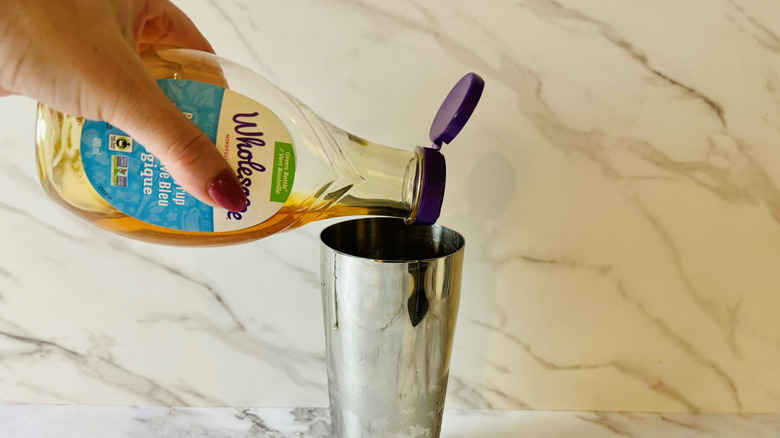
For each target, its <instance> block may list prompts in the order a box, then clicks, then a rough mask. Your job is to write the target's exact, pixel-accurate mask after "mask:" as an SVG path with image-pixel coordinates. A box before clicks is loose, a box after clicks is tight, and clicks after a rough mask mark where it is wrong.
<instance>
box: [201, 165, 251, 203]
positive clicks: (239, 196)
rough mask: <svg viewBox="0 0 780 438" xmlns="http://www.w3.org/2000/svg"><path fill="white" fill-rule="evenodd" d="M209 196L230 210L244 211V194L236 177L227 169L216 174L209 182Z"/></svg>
mask: <svg viewBox="0 0 780 438" xmlns="http://www.w3.org/2000/svg"><path fill="white" fill-rule="evenodd" d="M208 192H209V196H211V199H213V200H214V202H216V203H217V204H219V205H220V206H222V208H224V209H226V210H230V211H244V208H246V195H245V194H244V189H242V188H241V186H240V185H238V182H237V181H236V178H235V177H234V176H233V174H231V173H230V172H228V171H227V170H226V171H224V172H222V173H220V174H219V175H217V177H216V178H214V180H213V181H211V184H209V190H208Z"/></svg>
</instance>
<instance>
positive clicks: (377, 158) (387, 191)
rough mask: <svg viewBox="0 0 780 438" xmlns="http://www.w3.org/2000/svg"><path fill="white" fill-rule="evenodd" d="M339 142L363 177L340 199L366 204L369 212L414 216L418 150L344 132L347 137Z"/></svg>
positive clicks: (419, 165)
mask: <svg viewBox="0 0 780 438" xmlns="http://www.w3.org/2000/svg"><path fill="white" fill-rule="evenodd" d="M340 146H341V148H342V151H343V153H344V155H345V156H346V157H347V159H348V160H349V161H350V162H351V163H352V165H353V166H354V167H355V169H357V171H358V173H359V175H360V177H361V180H362V181H361V182H360V183H359V184H356V185H355V186H354V187H352V189H351V190H349V192H348V193H347V194H346V195H345V196H344V197H343V198H342V199H341V201H340V202H339V203H340V204H342V205H344V206H348V207H359V208H365V209H367V212H366V214H368V215H378V216H393V217H402V218H404V219H406V220H407V222H411V221H412V220H414V216H415V214H416V211H417V207H418V204H419V198H420V185H421V178H420V173H421V170H422V161H421V160H422V155H421V154H420V153H419V151H407V150H403V149H396V148H391V147H387V146H383V145H380V144H377V143H372V142H369V141H366V140H364V139H362V138H359V137H356V136H353V135H351V134H347V141H345V142H343V143H342V144H341V145H340Z"/></svg>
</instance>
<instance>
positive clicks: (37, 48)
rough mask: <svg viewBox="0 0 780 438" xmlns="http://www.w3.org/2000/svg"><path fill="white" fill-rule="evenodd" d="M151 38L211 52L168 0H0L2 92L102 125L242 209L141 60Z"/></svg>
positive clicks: (196, 188) (216, 156) (205, 197)
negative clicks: (122, 133)
mask: <svg viewBox="0 0 780 438" xmlns="http://www.w3.org/2000/svg"><path fill="white" fill-rule="evenodd" d="M157 44H159V45H166V46H173V47H182V48H189V49H195V50H203V51H209V52H213V49H212V48H211V46H210V45H209V43H208V41H206V39H205V38H204V37H203V35H201V33H200V32H199V31H198V30H197V28H196V27H195V25H194V24H193V23H192V21H190V19H189V18H187V16H186V15H184V13H183V12H182V11H181V10H179V9H178V8H177V7H176V6H174V5H173V4H172V3H171V2H170V1H169V0H59V1H57V2H52V1H51V0H0V95H3V94H21V95H25V96H29V97H31V98H33V99H35V100H37V101H39V102H42V103H44V104H46V105H48V106H50V107H51V108H54V109H56V110H58V111H62V112H65V113H68V114H71V115H74V116H78V117H85V118H88V119H93V120H103V121H105V122H108V123H110V124H112V125H114V126H116V127H118V128H119V129H122V130H123V131H125V132H127V133H128V134H129V135H130V136H131V137H133V138H134V139H136V140H137V141H138V142H139V143H141V144H143V145H144V147H145V148H146V149H147V150H148V151H149V152H151V153H153V154H154V155H155V156H157V158H158V159H159V160H160V162H161V163H162V164H163V165H164V166H165V167H166V168H167V169H168V171H169V172H170V174H171V175H172V176H173V177H174V179H175V180H176V182H177V183H178V184H179V185H180V186H181V187H183V188H184V189H185V190H187V191H188V192H189V193H190V194H192V195H193V196H195V197H196V198H198V199H200V200H201V201H203V202H205V203H207V204H210V205H212V206H219V207H222V208H226V209H228V210H232V211H241V210H243V209H244V207H245V206H246V197H245V195H244V191H243V189H242V188H241V186H240V185H239V183H238V179H237V178H236V175H235V173H234V172H233V170H232V169H231V168H230V167H229V166H228V164H227V162H226V161H225V160H224V158H222V155H221V154H220V153H219V151H218V150H217V149H216V147H215V146H214V144H213V143H211V141H210V140H209V138H208V137H207V136H206V135H205V134H204V133H203V132H202V131H201V130H200V129H198V128H197V127H196V126H195V125H194V124H193V123H191V122H190V121H189V120H187V118H186V117H185V116H184V115H183V114H182V113H181V111H179V110H178V109H177V108H176V106H175V105H173V103H171V101H170V100H168V98H167V97H166V96H165V95H164V94H163V93H162V91H161V90H160V89H159V87H158V86H157V84H156V82H155V80H154V79H153V78H152V76H151V75H150V74H149V72H148V70H147V69H146V67H145V66H144V64H143V62H142V61H141V58H140V56H139V54H138V52H139V48H140V47H141V46H146V45H157Z"/></svg>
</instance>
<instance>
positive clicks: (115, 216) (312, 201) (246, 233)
mask: <svg viewBox="0 0 780 438" xmlns="http://www.w3.org/2000/svg"><path fill="white" fill-rule="evenodd" d="M82 123H83V120H81V119H79V118H76V117H72V116H68V115H65V114H62V113H59V112H56V111H53V110H51V109H49V108H47V107H46V106H44V105H39V108H38V126H37V131H38V132H37V139H36V141H37V154H36V157H37V164H38V174H39V177H40V180H41V183H42V185H43V188H44V190H45V191H46V193H47V194H48V195H49V196H50V197H51V198H52V199H54V200H55V201H57V202H58V203H59V204H61V205H63V206H64V207H65V208H67V209H68V210H70V211H71V212H73V213H74V214H76V215H78V216H80V217H81V218H83V219H85V220H87V221H88V222H91V223H93V224H95V225H97V226H99V227H101V228H104V229H106V230H109V231H111V232H113V233H115V234H119V235H122V236H126V237H130V238H133V239H137V240H142V241H147V242H153V243H160V244H168V245H178V246H221V245H229V244H234V243H240V242H247V241H252V240H257V239H261V238H264V237H267V236H270V235H272V234H276V233H279V232H282V231H286V230H290V229H294V228H297V227H300V226H303V225H306V224H308V223H310V222H313V221H316V220H321V219H327V218H332V217H340V216H355V215H378V216H395V217H409V214H410V210H409V206H408V202H397V201H390V200H388V199H386V198H384V197H383V196H382V195H383V194H382V193H378V192H380V191H381V190H380V189H382V188H384V187H385V186H386V185H387V184H386V183H387V182H388V177H386V176H385V177H382V178H375V181H372V179H371V178H368V180H365V179H364V180H363V184H362V185H361V186H360V187H358V188H355V189H353V190H351V191H350V189H352V187H351V186H350V187H346V188H344V189H341V190H337V191H333V192H327V190H321V191H320V192H314V193H301V192H295V191H293V193H292V194H291V195H290V197H289V198H288V199H287V201H286V202H285V203H284V204H283V206H282V208H281V209H280V210H279V211H278V212H277V213H276V214H275V215H273V216H272V217H271V218H269V219H268V220H266V221H265V222H262V223H260V224H258V225H255V226H252V227H249V228H245V229H242V230H235V231H228V232H192V231H179V230H174V229H169V228H163V227H159V226H155V225H152V224H149V223H146V222H143V221H140V220H138V219H135V218H132V217H129V216H127V215H125V214H123V213H121V212H120V211H118V210H116V209H115V208H114V207H112V206H111V205H110V204H108V203H107V202H106V201H105V200H104V199H103V198H102V197H101V196H100V195H99V194H98V193H97V191H96V190H95V189H94V188H93V186H92V185H91V183H90V182H89V180H88V179H87V176H86V174H85V173H84V168H83V165H82V162H81V148H80V139H81V126H82ZM346 146H347V148H353V149H356V150H358V151H359V150H360V148H372V147H374V146H372V145H371V144H369V143H367V142H364V141H362V140H360V139H357V138H352V137H350V139H349V142H348V144H347V145H346ZM380 148H381V149H379V150H380V151H382V152H381V153H384V154H390V156H387V157H386V156H382V155H381V154H380V156H379V157H376V154H373V155H372V156H374V158H373V160H374V161H377V160H378V161H381V162H387V161H388V160H389V158H390V157H391V156H394V155H398V154H407V152H398V151H396V150H393V149H390V148H385V147H381V146H380ZM373 151H374V152H376V150H373ZM364 152H365V151H359V152H353V154H354V155H355V157H356V158H355V159H356V161H359V160H364V159H365V158H361V157H365V156H367V155H371V154H366V153H364ZM407 159H408V157H406V155H401V157H400V159H399V160H398V161H399V163H400V164H403V163H404V162H405V160H407ZM407 167H409V166H407ZM372 168H376V165H373V167H372ZM410 169H412V167H409V169H407V173H408V172H409V171H411V170H410ZM369 173H371V172H369ZM387 173H388V174H389V172H387ZM395 179H396V180H398V179H399V178H397V177H396V178H395ZM408 179H409V175H405V178H404V180H408ZM391 185H398V181H396V182H395V184H391ZM398 191H399V192H400V191H401V190H398ZM356 195H358V196H356Z"/></svg>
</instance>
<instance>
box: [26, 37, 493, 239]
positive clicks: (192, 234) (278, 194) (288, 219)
mask: <svg viewBox="0 0 780 438" xmlns="http://www.w3.org/2000/svg"><path fill="white" fill-rule="evenodd" d="M142 57H143V59H144V62H145V63H146V66H147V68H148V69H149V70H150V72H151V73H152V75H153V76H154V77H155V78H156V79H157V80H158V84H159V85H160V87H161V88H162V89H163V91H164V92H165V93H166V94H167V95H168V97H169V98H170V99H171V100H172V101H173V102H174V103H175V104H176V105H177V106H178V107H179V109H180V110H182V111H183V112H184V113H185V115H187V116H188V118H190V119H191V120H192V121H193V122H194V123H196V124H197V125H198V126H199V127H200V128H201V129H203V130H204V132H206V133H207V134H208V135H209V136H210V137H211V138H212V141H214V142H215V145H216V147H218V148H223V147H224V150H225V153H224V155H225V157H226V159H228V162H229V163H230V164H231V165H232V166H233V168H234V169H236V171H237V175H238V177H239V180H241V181H242V184H243V186H244V190H245V192H248V199H249V201H250V202H249V205H248V207H247V209H246V210H245V211H243V212H229V211H227V210H221V209H218V208H212V207H210V206H208V205H206V204H204V203H202V202H200V201H198V200H197V199H195V198H194V197H192V196H191V195H189V194H188V193H186V192H185V191H184V190H183V189H181V188H180V187H179V186H178V185H177V184H176V183H175V181H174V180H173V179H171V176H170V175H169V174H168V173H167V172H166V170H165V168H164V167H162V166H161V165H160V163H159V161H158V160H157V159H156V158H155V157H154V156H153V155H151V154H148V153H146V151H145V149H144V148H143V146H142V145H140V144H138V143H135V142H133V140H132V138H131V137H129V136H127V135H126V134H125V133H124V132H122V131H120V130H118V129H117V128H115V127H113V126H111V125H108V124H106V123H104V122H98V121H92V120H85V119H83V118H78V117H73V116H70V115H67V114H63V113H61V112H58V111H55V110H53V109H51V108H49V107H47V106H46V105H43V104H39V105H38V114H37V127H36V131H37V132H36V145H37V147H36V158H37V165H38V173H39V177H40V180H41V183H42V185H43V188H44V190H45V192H46V193H47V194H48V195H49V196H50V197H51V198H52V199H54V200H55V201H57V202H58V203H59V204H61V205H63V206H64V207H65V208H66V209H68V210H70V211H71V212H73V213H75V214H76V215H78V216H79V217H81V218H83V219H85V220H87V221H89V222H91V223H93V224H95V225H97V226H99V227H101V228H104V229H106V230H108V231H111V232H113V233H116V234H119V235H122V236H126V237H130V238H134V239H138V240H143V241H148V242H153V243H161V244H170V245H183V246H216V245H227V244H234V243H240V242H246V241H252V240H257V239H260V238H263V237H266V236H269V235H272V234H275V233H278V232H281V231H285V230H289V229H292V228H296V227H300V226H302V225H305V224H307V223H309V222H312V221H315V220H319V219H325V218H332V217H337V216H353V215H380V216H393V217H402V218H405V220H406V221H407V223H410V224H411V223H421V224H430V223H434V222H435V221H436V219H437V218H438V216H439V211H440V209H441V202H442V199H443V196H444V183H445V162H444V157H443V155H442V154H441V153H440V151H439V147H440V146H441V145H442V143H449V142H450V141H451V140H452V138H454V136H455V135H457V133H458V132H459V131H460V129H461V128H462V127H463V125H464V124H465V122H466V121H467V120H468V118H469V117H470V115H471V113H472V112H473V110H474V107H475V105H476V103H477V102H478V100H479V97H480V95H481V92H482V89H483V86H484V83H483V82H482V79H481V78H479V76H477V75H475V74H473V73H470V74H469V75H466V76H465V77H464V78H463V79H462V80H461V81H460V82H459V83H458V85H456V87H455V88H453V90H452V92H450V95H449V96H448V98H447V99H446V100H445V103H444V104H443V105H442V107H441V109H440V110H439V114H438V115H437V117H436V118H435V120H434V125H433V127H432V128H431V139H432V140H433V141H434V145H433V146H432V147H417V148H416V149H415V150H413V151H407V150H401V149H396V148H391V147H387V146H382V145H379V144H376V143H372V142H369V141H366V140H363V139H361V138H358V137H355V136H353V135H351V134H349V133H348V132H345V131H343V130H341V129H339V128H337V127H336V126H333V125H332V124H330V123H328V122H326V121H324V120H322V119H321V118H319V117H318V116H317V115H316V114H314V113H313V112H312V111H311V110H310V109H309V108H308V107H307V106H306V105H304V104H303V103H302V102H300V101H298V100H297V99H295V98H293V97H292V96H290V95H288V94H287V93H285V92H284V91H282V90H280V89H279V88H277V87H276V86H274V85H273V84H271V83H270V82H268V81H267V80H266V79H265V78H263V77H262V76H260V75H258V74H256V73H254V72H252V71H251V70H248V69H246V68H244V67H242V66H240V65H238V64H235V63H233V62H231V61H228V60H225V59H222V58H219V57H217V56H215V55H212V54H210V53H204V52H198V51H193V50H184V49H159V48H150V49H149V50H147V51H146V52H144V53H143V55H142Z"/></svg>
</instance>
